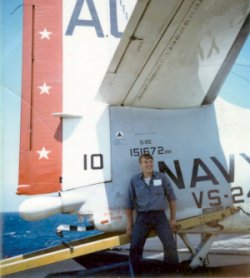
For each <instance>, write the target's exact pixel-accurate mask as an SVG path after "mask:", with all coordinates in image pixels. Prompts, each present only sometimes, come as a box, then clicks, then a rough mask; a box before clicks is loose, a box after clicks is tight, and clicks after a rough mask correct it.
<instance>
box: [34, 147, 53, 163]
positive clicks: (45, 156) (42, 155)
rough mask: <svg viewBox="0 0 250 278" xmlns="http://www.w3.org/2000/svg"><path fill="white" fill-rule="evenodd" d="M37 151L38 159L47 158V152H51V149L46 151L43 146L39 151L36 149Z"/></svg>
mask: <svg viewBox="0 0 250 278" xmlns="http://www.w3.org/2000/svg"><path fill="white" fill-rule="evenodd" d="M36 152H37V153H39V160H40V159H42V158H45V159H49V157H48V154H49V153H50V152H51V151H47V150H46V149H45V147H43V148H42V149H41V150H40V151H36Z"/></svg>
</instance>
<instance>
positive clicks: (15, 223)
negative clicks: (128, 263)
mask: <svg viewBox="0 0 250 278" xmlns="http://www.w3.org/2000/svg"><path fill="white" fill-rule="evenodd" d="M0 221H1V226H0V227H1V231H0V233H1V234H0V240H1V242H0V246H1V259H3V258H9V257H13V256H17V255H21V254H27V253H31V252H33V251H37V250H41V249H45V248H49V247H52V246H56V245H59V244H61V243H62V240H63V241H64V242H68V241H70V240H77V239H80V238H84V237H87V236H89V235H93V234H97V233H99V232H98V231H95V230H94V231H88V232H73V231H71V232H69V231H66V232H64V237H63V238H61V237H58V236H57V234H56V228H57V227H58V226H59V225H60V224H69V225H80V224H81V223H79V222H78V219H77V216H76V215H65V214H57V215H54V216H51V217H48V218H46V219H43V220H40V221H32V222H31V221H25V220H23V219H22V218H21V217H20V216H19V214H18V213H1V214H0ZM189 239H190V241H191V242H192V244H193V245H194V247H196V246H197V245H198V244H199V243H200V236H198V235H196V236H189ZM177 243H178V249H179V251H181V250H186V246H185V245H184V243H183V242H182V241H181V240H180V239H179V240H178V241H177ZM210 250H211V251H221V250H223V252H226V253H234V254H235V253H239V254H240V253H243V254H246V255H250V234H232V235H228V234H225V235H220V236H218V237H217V239H216V240H215V242H214V243H213V244H212V246H211V248H210Z"/></svg>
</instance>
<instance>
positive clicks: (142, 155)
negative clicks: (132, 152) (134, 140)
mask: <svg viewBox="0 0 250 278" xmlns="http://www.w3.org/2000/svg"><path fill="white" fill-rule="evenodd" d="M142 158H145V159H152V160H154V158H153V156H152V155H151V154H149V153H143V154H141V155H140V156H139V159H138V161H139V163H141V160H142Z"/></svg>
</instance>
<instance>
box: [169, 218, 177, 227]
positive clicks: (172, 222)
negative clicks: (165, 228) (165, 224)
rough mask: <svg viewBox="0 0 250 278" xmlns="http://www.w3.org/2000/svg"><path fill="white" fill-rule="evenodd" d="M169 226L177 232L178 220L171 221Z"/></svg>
mask: <svg viewBox="0 0 250 278" xmlns="http://www.w3.org/2000/svg"><path fill="white" fill-rule="evenodd" d="M169 224H170V227H171V229H172V230H175V225H176V220H175V219H170V221H169Z"/></svg>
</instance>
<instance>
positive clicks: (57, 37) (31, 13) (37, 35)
mask: <svg viewBox="0 0 250 278" xmlns="http://www.w3.org/2000/svg"><path fill="white" fill-rule="evenodd" d="M61 6H62V1H61V0H53V1H50V0H24V6H23V9H24V21H23V70H22V72H23V76H22V78H23V80H22V102H21V111H22V112H21V139H20V140H21V141H20V162H19V186H18V189H17V194H28V195H32V194H40V193H49V192H55V191H59V190H60V189H61V184H60V176H61V171H62V170H61V168H62V166H61V160H62V144H61V137H62V135H61V134H62V127H61V122H60V119H59V118H55V117H53V116H52V113H53V112H55V111H61V107H62V11H61V10H62V7H61Z"/></svg>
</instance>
